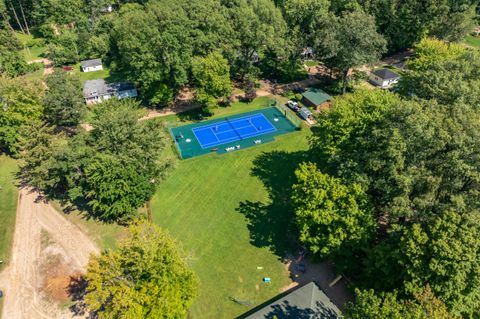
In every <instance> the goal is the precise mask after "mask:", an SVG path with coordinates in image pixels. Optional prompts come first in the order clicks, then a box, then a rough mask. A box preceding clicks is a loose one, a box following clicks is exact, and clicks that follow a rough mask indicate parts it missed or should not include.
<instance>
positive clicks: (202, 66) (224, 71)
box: [192, 51, 232, 108]
mask: <svg viewBox="0 0 480 319" xmlns="http://www.w3.org/2000/svg"><path fill="white" fill-rule="evenodd" d="M192 76H193V79H194V81H195V82H196V87H197V100H198V101H199V102H200V103H202V105H204V106H206V107H207V108H213V107H215V106H217V100H218V99H219V98H223V99H226V98H228V97H229V96H230V94H231V92H232V84H231V82H230V67H229V65H228V61H227V60H226V59H225V58H224V57H223V56H222V54H221V53H220V52H218V51H215V52H212V53H210V54H209V55H208V56H206V57H205V58H201V57H196V58H194V59H193V61H192Z"/></svg>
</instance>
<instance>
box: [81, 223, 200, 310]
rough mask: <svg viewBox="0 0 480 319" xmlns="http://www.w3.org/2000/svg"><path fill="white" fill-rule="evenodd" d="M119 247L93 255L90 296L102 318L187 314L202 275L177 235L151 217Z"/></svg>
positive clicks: (135, 227) (91, 305)
mask: <svg viewBox="0 0 480 319" xmlns="http://www.w3.org/2000/svg"><path fill="white" fill-rule="evenodd" d="M129 232H130V234H129V237H128V238H127V239H126V240H125V241H124V242H123V243H122V244H120V246H119V247H118V250H116V251H112V250H107V251H105V252H103V253H102V254H101V255H100V256H93V257H92V258H91V260H90V262H89V265H88V269H87V273H86V275H85V279H86V280H87V281H88V287H87V294H86V297H85V302H86V304H87V306H88V308H89V309H90V310H92V311H95V312H96V313H97V315H98V317H99V318H125V319H127V318H128V319H136V318H138V319H143V318H152V319H153V318H185V317H186V314H187V310H188V308H189V306H190V305H191V303H192V301H193V299H194V298H195V296H196V293H197V286H198V281H197V279H196V277H195V275H194V274H193V272H192V271H191V270H190V269H189V268H188V267H187V265H186V263H185V261H184V257H183V255H182V253H181V252H180V251H179V250H178V248H177V247H176V245H175V242H174V241H173V239H172V238H171V237H170V236H169V235H168V234H167V233H165V232H164V231H162V230H161V229H160V228H159V227H158V226H156V225H154V224H150V223H147V222H143V223H138V224H136V225H133V226H130V229H129Z"/></svg>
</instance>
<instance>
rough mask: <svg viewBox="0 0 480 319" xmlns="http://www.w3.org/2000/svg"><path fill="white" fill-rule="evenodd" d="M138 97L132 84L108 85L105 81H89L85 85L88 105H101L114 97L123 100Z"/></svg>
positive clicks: (84, 94)
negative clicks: (100, 103)
mask: <svg viewBox="0 0 480 319" xmlns="http://www.w3.org/2000/svg"><path fill="white" fill-rule="evenodd" d="M136 96H138V92H137V89H136V88H135V87H134V86H133V84H132V83H130V82H119V83H107V82H105V80H104V79H96V80H88V81H85V84H84V85H83V97H84V98H85V102H86V103H87V104H93V103H99V102H102V101H104V100H108V99H110V98H112V97H116V98H118V99H123V98H126V97H136Z"/></svg>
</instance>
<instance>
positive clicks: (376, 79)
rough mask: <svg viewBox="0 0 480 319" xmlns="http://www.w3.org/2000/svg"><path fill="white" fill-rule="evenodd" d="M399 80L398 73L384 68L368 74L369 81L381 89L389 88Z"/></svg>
mask: <svg viewBox="0 0 480 319" xmlns="http://www.w3.org/2000/svg"><path fill="white" fill-rule="evenodd" d="M399 80H400V75H398V74H397V73H395V72H393V71H390V70H389V69H386V68H383V69H379V70H376V71H373V72H372V73H371V74H370V82H371V83H372V84H374V85H376V86H379V87H381V88H383V89H386V88H389V87H390V86H392V85H393V84H395V83H398V81H399Z"/></svg>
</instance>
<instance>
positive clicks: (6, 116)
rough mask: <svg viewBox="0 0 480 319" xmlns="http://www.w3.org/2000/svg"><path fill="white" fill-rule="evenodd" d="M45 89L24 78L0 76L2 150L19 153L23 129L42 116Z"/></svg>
mask: <svg viewBox="0 0 480 319" xmlns="http://www.w3.org/2000/svg"><path fill="white" fill-rule="evenodd" d="M42 96H43V87H42V85H41V84H40V83H37V82H29V81H26V80H25V79H22V78H15V79H10V78H7V77H5V76H1V75H0V149H1V150H2V151H6V152H8V153H16V152H17V145H16V144H17V142H18V140H19V138H20V132H21V131H22V130H21V129H22V127H24V126H27V125H29V124H30V123H32V122H35V121H38V120H39V119H40V117H41V116H42V112H43V105H42Z"/></svg>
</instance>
